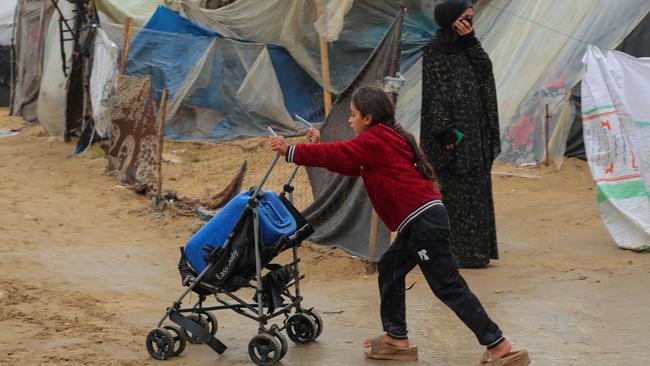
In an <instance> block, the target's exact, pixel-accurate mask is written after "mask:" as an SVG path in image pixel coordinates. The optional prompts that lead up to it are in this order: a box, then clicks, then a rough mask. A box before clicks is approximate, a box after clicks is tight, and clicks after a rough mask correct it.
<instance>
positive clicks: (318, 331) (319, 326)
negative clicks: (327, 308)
mask: <svg viewBox="0 0 650 366" xmlns="http://www.w3.org/2000/svg"><path fill="white" fill-rule="evenodd" d="M304 313H305V314H307V315H309V316H311V317H312V319H313V320H314V323H316V328H317V329H316V335H315V336H314V339H316V338H318V337H319V336H320V334H321V333H323V318H321V317H320V314H318V312H316V311H315V310H313V309H310V310H305V311H304Z"/></svg>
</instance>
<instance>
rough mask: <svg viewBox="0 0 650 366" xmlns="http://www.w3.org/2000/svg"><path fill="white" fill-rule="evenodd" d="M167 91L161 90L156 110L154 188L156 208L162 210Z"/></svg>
mask: <svg viewBox="0 0 650 366" xmlns="http://www.w3.org/2000/svg"><path fill="white" fill-rule="evenodd" d="M168 96H169V91H168V90H167V88H165V89H163V92H162V98H161V99H160V108H159V109H158V114H159V116H158V118H159V120H158V151H157V152H158V154H157V160H156V164H157V166H156V168H157V169H158V187H157V188H156V208H162V205H161V204H160V203H161V202H162V153H163V135H164V134H165V114H166V111H167V97H168Z"/></svg>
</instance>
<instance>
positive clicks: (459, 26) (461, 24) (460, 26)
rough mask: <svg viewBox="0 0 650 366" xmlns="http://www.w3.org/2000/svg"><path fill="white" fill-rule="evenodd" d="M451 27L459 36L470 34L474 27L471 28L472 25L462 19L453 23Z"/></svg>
mask: <svg viewBox="0 0 650 366" xmlns="http://www.w3.org/2000/svg"><path fill="white" fill-rule="evenodd" d="M453 26H454V29H455V30H456V32H457V33H458V34H459V35H461V36H464V35H466V34H470V33H472V32H473V31H474V27H472V23H470V22H469V21H467V20H464V19H458V20H457V21H455V22H454V24H453Z"/></svg>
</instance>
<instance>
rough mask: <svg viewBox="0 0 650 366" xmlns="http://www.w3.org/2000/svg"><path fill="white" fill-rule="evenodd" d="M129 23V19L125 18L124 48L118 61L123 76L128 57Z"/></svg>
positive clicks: (129, 41)
mask: <svg viewBox="0 0 650 366" xmlns="http://www.w3.org/2000/svg"><path fill="white" fill-rule="evenodd" d="M131 23H132V21H131V17H126V19H124V48H123V49H122V58H121V59H120V74H124V70H125V69H126V59H127V58H128V57H129V44H130V43H131Z"/></svg>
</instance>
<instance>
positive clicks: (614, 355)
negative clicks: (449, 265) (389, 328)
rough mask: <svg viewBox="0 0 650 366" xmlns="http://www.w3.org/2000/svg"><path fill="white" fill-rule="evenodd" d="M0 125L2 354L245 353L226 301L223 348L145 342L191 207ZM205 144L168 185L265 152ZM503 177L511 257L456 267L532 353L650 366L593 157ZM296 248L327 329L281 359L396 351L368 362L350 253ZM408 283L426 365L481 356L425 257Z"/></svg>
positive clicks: (137, 361)
mask: <svg viewBox="0 0 650 366" xmlns="http://www.w3.org/2000/svg"><path fill="white" fill-rule="evenodd" d="M0 128H22V129H21V130H20V132H19V134H18V135H16V136H13V137H2V138H0V209H2V214H0V364H1V365H170V366H171V365H187V364H192V365H196V366H200V365H239V364H242V365H245V364H251V362H250V360H249V358H248V354H247V344H248V341H249V340H250V338H251V337H252V336H253V335H254V334H255V332H256V324H255V323H253V322H252V321H250V320H248V319H245V318H243V317H241V316H236V314H231V313H219V314H218V316H219V322H220V323H219V332H218V335H219V336H220V338H221V339H222V340H223V341H224V342H225V343H226V344H227V345H228V346H229V349H228V350H227V351H226V353H225V354H223V355H221V356H220V355H217V354H216V353H214V352H213V351H212V350H210V349H209V348H208V347H206V346H203V345H192V346H188V348H187V349H186V351H185V352H184V353H183V354H182V355H181V356H180V357H178V358H175V359H173V360H168V361H154V360H151V359H150V357H149V356H148V354H147V352H146V349H145V346H144V339H145V336H146V334H147V332H148V331H149V330H150V329H151V328H152V327H154V326H155V324H156V322H157V321H158V319H159V318H160V316H161V315H162V313H163V312H164V309H165V307H167V306H168V305H170V304H171V302H172V301H173V300H174V299H175V298H176V297H177V296H178V295H179V294H180V293H181V291H182V286H181V285H180V281H179V278H178V274H177V270H176V263H177V258H178V247H179V246H181V245H183V243H184V241H185V240H186V239H187V238H188V237H189V236H190V235H191V231H190V230H191V228H192V227H193V226H194V227H195V228H196V226H197V225H198V224H197V221H196V219H195V218H193V217H188V216H182V215H178V214H174V213H173V212H171V211H165V212H164V213H163V214H162V215H160V214H156V213H155V212H154V211H153V210H152V209H151V208H150V206H149V203H150V201H149V200H148V199H147V198H146V197H144V196H141V195H138V194H136V193H133V192H132V191H130V190H128V189H125V188H124V187H122V186H120V185H118V184H117V182H116V181H115V180H114V178H113V177H109V176H106V175H104V169H105V167H106V160H105V157H104V155H103V154H102V153H101V151H100V150H99V149H95V148H93V149H91V150H89V151H88V152H86V153H85V154H84V155H83V156H81V157H79V156H76V157H71V158H69V157H67V156H68V155H69V154H70V152H71V151H72V150H73V145H72V144H65V143H62V142H60V141H58V140H56V139H52V138H48V137H47V136H45V134H44V133H43V132H42V129H41V128H40V127H38V126H33V127H30V126H28V125H25V124H24V123H23V122H22V120H20V119H17V118H12V117H6V109H2V110H0ZM230 147H232V146H230ZM211 149H213V148H211V147H205V146H200V145H194V144H168V146H167V147H166V152H168V153H170V154H174V155H175V156H178V157H180V158H181V159H183V160H184V162H183V163H180V164H176V165H173V164H172V163H166V165H165V166H164V167H163V174H164V175H165V179H166V180H165V187H168V188H173V189H176V190H178V191H179V194H180V193H184V194H188V195H196V196H200V195H202V194H209V193H214V192H210V191H211V190H213V191H214V190H218V189H219V186H220V185H221V184H222V183H223V182H221V181H219V179H216V178H215V177H211V176H210V174H215V175H218V176H221V177H222V179H223V180H224V181H228V180H229V179H230V178H232V175H233V174H234V172H235V171H236V170H237V169H238V167H239V164H241V161H242V157H243V156H246V157H249V162H251V163H254V164H253V165H252V166H253V167H252V168H251V169H250V170H249V173H248V175H247V180H246V184H247V185H250V184H251V182H253V181H255V180H256V179H258V177H259V174H260V173H259V171H260V170H261V169H263V166H264V165H265V164H266V161H267V160H265V159H269V156H271V155H270V154H268V153H267V152H266V151H265V150H264V146H263V145H260V144H259V142H254V143H253V142H251V143H250V145H247V146H246V147H245V149H242V148H241V146H239V147H236V148H232V149H230V150H228V149H226V150H228V151H230V152H224V151H225V150H223V147H221V149H222V150H219V151H217V152H216V156H221V157H222V158H221V159H222V160H213V161H212V162H211V163H209V164H203V165H201V164H202V161H203V160H202V159H204V158H205V156H207V154H209V153H210V151H212V150H211ZM231 150H232V151H231ZM224 154H231V155H227V157H223V156H226V155H224ZM191 163H195V165H196V168H193V167H192V164H191ZM522 175H523V176H522ZM493 178H494V187H495V188H494V191H495V192H494V195H495V203H496V210H497V226H498V235H499V242H500V250H501V259H500V260H499V261H495V262H493V264H491V265H490V267H489V268H487V269H481V270H462V274H463V275H464V276H465V278H466V279H467V281H468V282H469V284H470V286H471V287H472V289H473V290H474V291H475V293H476V294H477V295H478V296H479V298H480V299H481V301H482V302H483V304H484V305H485V307H486V308H487V310H488V312H489V313H490V315H491V316H492V318H493V319H494V320H496V322H497V323H499V324H500V326H501V327H502V328H503V329H504V330H505V332H506V334H507V336H508V337H510V338H511V339H512V340H513V341H514V343H515V345H516V347H518V348H521V347H523V348H527V349H528V350H529V352H530V353H531V356H532V358H533V364H534V365H594V364H596V363H597V364H601V365H617V366H618V365H621V366H623V365H624V366H628V365H639V366H641V365H647V364H648V359H650V350H648V347H647V340H648V339H649V338H650V327H649V326H648V325H649V324H650V312H648V309H650V291H648V284H649V283H650V257H649V256H648V254H643V253H633V252H630V251H625V250H621V249H618V248H617V247H616V245H615V243H614V242H613V240H612V239H611V238H610V236H609V235H608V233H607V231H606V229H605V228H604V227H603V224H602V222H601V219H600V216H599V213H598V208H597V206H596V200H595V194H594V191H593V189H594V184H593V183H592V180H591V176H590V174H589V169H588V167H587V165H586V164H585V163H584V162H581V161H577V160H567V161H566V162H565V164H564V166H563V168H562V169H561V170H560V171H559V172H556V171H554V170H551V169H544V168H518V167H512V166H506V165H501V164H499V165H497V166H496V167H495V169H494V176H493ZM301 179H302V182H303V183H304V182H305V178H304V176H303V178H301ZM280 180H281V179H277V182H280ZM299 181H300V180H299ZM278 184H279V183H278ZM305 192H308V190H305ZM304 194H307V193H304ZM305 200H307V199H306V198H305ZM305 202H306V201H305ZM301 253H302V255H303V266H302V268H303V270H304V273H305V275H306V280H305V282H304V285H303V291H304V295H305V298H306V300H305V302H306V304H307V305H308V306H314V307H316V309H318V310H319V311H320V312H321V313H322V316H323V318H324V322H325V330H324V332H323V334H322V335H321V337H320V338H319V340H318V341H317V342H316V343H313V344H311V345H307V346H296V345H293V344H290V349H289V352H288V354H287V356H286V357H285V358H284V359H283V361H282V362H281V364H282V365H366V364H367V365H380V364H388V363H384V362H377V361H375V362H372V361H367V360H365V359H364V356H363V353H362V348H361V341H362V340H363V338H364V337H367V336H373V335H376V334H378V333H379V332H380V324H379V317H378V302H379V299H378V292H377V288H376V287H377V285H376V282H377V278H376V275H366V273H365V264H364V263H363V262H361V261H359V260H358V259H355V258H353V257H351V256H349V255H347V254H345V253H344V252H342V251H340V250H334V249H330V248H325V247H322V246H317V245H314V244H306V245H305V246H304V247H303V248H302V249H301ZM408 282H409V284H410V283H415V286H414V287H413V289H412V290H410V291H409V292H408V294H407V302H408V304H407V306H408V318H407V319H408V322H409V324H410V332H411V337H412V340H413V341H414V342H415V343H416V344H417V345H418V346H419V350H420V361H418V362H417V364H419V365H441V366H442V365H450V366H457V365H473V364H474V363H475V361H476V360H477V359H478V357H479V356H480V354H481V352H482V349H481V347H480V346H478V344H477V342H476V341H475V339H474V337H473V335H472V334H470V332H469V331H468V330H467V329H466V328H465V327H464V326H463V324H462V323H460V321H458V320H457V318H456V317H455V315H454V314H453V313H451V312H450V311H449V310H448V309H446V308H445V307H444V306H443V305H442V304H441V303H440V302H439V301H438V300H437V299H435V298H434V297H433V295H432V294H431V292H430V291H429V289H428V287H427V285H426V282H425V281H424V279H423V277H422V275H421V274H420V272H419V270H415V271H414V272H413V273H412V274H411V275H410V277H409V278H408ZM243 296H244V297H246V298H248V296H249V294H247V293H244V294H243ZM194 299H195V298H194ZM390 364H391V365H398V364H399V363H395V362H391V363H390ZM409 364H413V363H409Z"/></svg>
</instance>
